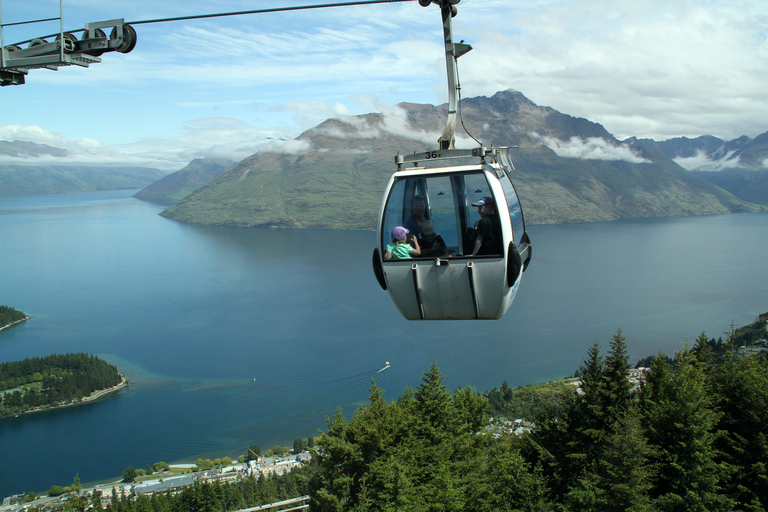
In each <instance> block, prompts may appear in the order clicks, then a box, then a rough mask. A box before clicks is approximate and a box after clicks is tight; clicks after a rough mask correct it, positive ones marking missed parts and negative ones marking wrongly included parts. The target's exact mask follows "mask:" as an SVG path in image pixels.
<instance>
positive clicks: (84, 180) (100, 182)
mask: <svg viewBox="0 0 768 512" xmlns="http://www.w3.org/2000/svg"><path fill="white" fill-rule="evenodd" d="M164 174H165V173H164V172H163V171H161V170H159V169H150V168H145V167H92V166H52V165H51V166H43V165H38V166H27V165H0V196H22V195H35V194H61V193H66V192H95V191H98V190H121V189H132V188H144V187H146V186H147V185H149V184H150V183H152V182H154V181H157V180H158V179H160V178H161V177H162V176H163V175H164Z"/></svg>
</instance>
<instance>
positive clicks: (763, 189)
mask: <svg viewBox="0 0 768 512" xmlns="http://www.w3.org/2000/svg"><path fill="white" fill-rule="evenodd" d="M624 142H626V143H628V144H632V145H635V146H639V147H643V148H647V149H652V150H655V151H659V152H661V153H663V154H664V155H665V156H667V157H668V158H672V159H674V160H675V161H676V162H678V163H679V164H680V165H682V166H683V167H685V168H686V169H688V170H690V171H691V172H693V173H694V174H696V175H697V176H699V177H701V178H703V179H705V180H707V181H709V182H711V183H714V184H715V185H717V186H718V187H720V188H722V189H724V190H727V191H728V192H730V193H731V194H733V195H735V196H736V197H738V198H740V199H743V200H745V201H750V202H753V203H759V204H768V132H766V133H763V134H761V135H758V136H757V137H755V138H754V139H750V138H749V137H746V136H742V137H739V138H738V139H734V140H732V141H729V142H725V141H723V140H721V139H718V138H717V137H712V136H711V135H707V136H702V137H697V138H695V139H688V138H686V137H680V138H675V139H669V140H665V141H661V142H657V141H655V140H651V139H635V138H634V137H633V138H631V139H627V140H625V141H624Z"/></svg>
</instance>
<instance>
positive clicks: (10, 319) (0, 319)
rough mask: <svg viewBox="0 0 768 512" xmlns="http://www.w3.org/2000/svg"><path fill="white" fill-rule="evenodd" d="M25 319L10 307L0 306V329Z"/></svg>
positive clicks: (22, 314) (25, 316) (23, 315)
mask: <svg viewBox="0 0 768 512" xmlns="http://www.w3.org/2000/svg"><path fill="white" fill-rule="evenodd" d="M26 318H27V315H25V314H24V313H23V312H21V311H19V310H18V309H13V308H12V307H10V306H0V329H2V328H3V327H6V326H8V325H10V324H12V323H14V322H18V321H19V320H24V319H26Z"/></svg>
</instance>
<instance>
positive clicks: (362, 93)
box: [0, 0, 768, 171]
mask: <svg viewBox="0 0 768 512" xmlns="http://www.w3.org/2000/svg"><path fill="white" fill-rule="evenodd" d="M1 1H2V3H1V7H2V16H3V22H4V23H10V22H16V21H25V20H29V19H37V18H45V17H52V16H58V12H59V2H58V0H35V1H34V2H29V1H27V0H1ZM316 3H321V2H300V1H296V0H291V1H284V0H270V1H269V2H266V1H262V0H251V1H244V0H216V1H213V0H195V1H177V0H163V1H162V2H158V1H157V0H131V1H129V2H104V1H97V0H64V28H65V30H76V29H82V28H83V24H84V23H85V22H94V21H101V20H108V19H115V18H124V19H125V20H126V21H129V22H130V21H139V20H148V19H157V18H167V17H174V16H188V15H197V14H208V13H216V12H229V11H242V10H252V9H264V8H274V7H282V6H294V5H311V4H316ZM458 10H459V13H458V16H457V17H456V18H454V34H455V38H456V39H457V40H460V39H464V40H465V41H466V42H468V43H470V44H472V46H473V47H474V50H473V51H471V52H470V53H468V54H467V55H465V56H463V57H462V58H461V59H460V60H459V65H460V68H459V71H460V77H461V83H462V95H463V96H464V97H473V96H481V95H485V96H490V95H492V94H494V93H495V92H497V91H499V90H504V89H510V88H511V89H516V90H519V91H521V92H522V93H523V94H525V95H526V96H527V97H528V98H530V99H531V100H532V101H534V102H536V103H538V104H539V105H547V106H551V107H553V108H555V109H557V110H559V111H561V112H563V113H566V114H570V115H573V116H577V117H585V118H587V119H590V120H592V121H596V122H599V123H601V124H603V125H604V126H605V127H606V129H607V130H608V131H609V132H611V133H612V134H614V135H615V136H616V137H618V138H620V139H623V138H626V137H629V136H632V135H634V136H637V137H649V138H654V139H656V140H663V139H667V138H671V137H677V136H688V137H696V136H698V135H703V134H712V135H716V136H718V137H721V138H723V139H726V140H730V139H732V138H736V137H738V136H740V135H748V136H750V137H754V136H756V135H759V134H761V133H764V132H766V131H768V94H766V93H765V91H766V87H768V86H766V84H768V42H767V41H766V38H767V36H768V2H764V1H762V0H759V1H758V0H754V1H748V2H738V1H736V2H733V1H719V0H707V1H703V0H702V1H691V0H679V1H677V2H669V1H659V0H632V1H618V2H616V1H615V0H613V1H607V0H590V1H586V0H575V1H559V0H542V1H536V0H463V1H462V2H461V3H460V4H458ZM135 28H136V31H137V33H138V43H137V45H136V48H135V49H134V50H133V51H132V52H131V53H129V54H119V53H116V52H111V53H106V54H104V55H103V56H102V62H101V63H99V64H93V65H92V66H91V67H89V68H81V67H77V66H72V67H68V68H61V69H60V70H58V71H50V70H32V71H30V72H29V74H28V75H27V79H26V81H27V83H26V84H25V85H21V86H9V87H3V88H2V89H0V105H2V116H1V117H0V140H28V141H32V142H37V143H44V144H50V145H53V146H56V147H62V148H65V149H67V150H68V155H69V156H68V157H67V158H49V159H45V158H42V159H41V158H37V159H25V158H10V157H4V158H1V159H0V162H2V163H25V164H35V163H46V164H48V163H62V164H63V163H89V164H123V165H147V166H153V167H158V168H162V169H165V170H168V171H175V170H178V169H181V168H182V167H184V165H186V163H188V162H189V161H190V160H192V159H193V158H197V157H204V156H229V157H231V158H235V159H240V158H244V157H246V156H249V155H250V154H253V153H254V152H256V151H258V150H259V149H261V148H264V147H272V146H273V145H275V144H280V143H281V142H280V140H279V139H289V140H290V139H292V138H294V137H296V136H297V135H299V134H300V133H301V132H302V131H304V130H306V129H308V128H311V127H313V126H315V125H317V124H318V123H320V122H322V121H323V120H325V119H327V118H329V117H334V116H350V115H357V114H364V113H368V112H384V113H386V112H388V111H389V110H391V109H392V107H394V106H395V105H396V104H397V103H400V102H403V101H407V102H414V103H431V104H440V103H444V102H445V101H447V87H446V78H445V60H444V54H443V47H442V26H441V22H440V13H439V9H438V8H437V6H435V5H432V6H430V7H428V8H423V7H421V6H419V4H418V3H417V2H415V1H411V2H399V3H391V4H381V5H362V6H354V7H336V8H327V9H313V10H305V11H291V12H285V13H269V14H256V15H246V16H236V17H226V18H212V19H205V20H191V21H178V22H168V23H157V24H143V25H136V26H135ZM57 31H58V22H46V23H44V24H39V25H23V26H16V27H6V29H5V43H6V44H11V43H14V42H16V41H21V40H25V39H29V38H31V37H35V36H40V35H46V34H51V33H54V32H57ZM414 128H417V127H414Z"/></svg>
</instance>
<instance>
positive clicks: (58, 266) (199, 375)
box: [0, 191, 768, 497]
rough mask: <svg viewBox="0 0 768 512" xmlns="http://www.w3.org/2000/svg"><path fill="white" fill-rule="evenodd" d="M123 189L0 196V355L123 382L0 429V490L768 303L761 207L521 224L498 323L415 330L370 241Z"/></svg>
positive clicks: (221, 443) (651, 345)
mask: <svg viewBox="0 0 768 512" xmlns="http://www.w3.org/2000/svg"><path fill="white" fill-rule="evenodd" d="M134 192H135V191H120V192H103V193H93V194H70V195H52V196H30V197H0V304H7V305H9V306H12V307H15V308H17V309H21V310H23V311H24V312H25V313H27V314H28V315H31V316H32V319H31V320H29V321H27V322H24V323H22V324H19V325H17V326H14V327H12V328H9V329H6V330H3V331H0V361H13V360H18V359H23V358H25V357H34V356H44V355H48V354H51V353H66V352H88V353H92V354H96V355H98V356H100V357H102V358H104V359H106V360H107V361H109V362H111V363H113V364H115V365H117V367H118V368H119V369H120V370H121V371H123V372H124V373H125V374H126V375H127V377H128V378H129V379H130V380H131V382H132V384H131V386H130V387H129V388H127V389H126V390H123V391H121V392H119V393H116V394H114V395H112V396H110V397H109V398H107V399H105V400H102V401H99V402H96V403H90V404H87V405H83V406H78V407H70V408H65V409H59V410H55V411H50V412H46V413H38V414H31V415H24V416H21V417H19V418H8V419H3V420H0V461H2V464H0V497H2V496H7V495H10V494H12V493H18V492H28V491H30V490H34V491H35V492H44V491H46V490H47V489H49V488H50V487H51V486H52V485H54V484H58V485H62V486H63V485H69V484H70V483H71V482H72V480H73V478H74V476H75V473H78V474H79V476H80V479H81V480H82V481H83V482H93V481H98V480H102V479H105V478H109V477H115V476H119V475H122V472H123V470H124V469H125V468H126V467H127V466H129V465H130V466H133V467H135V468H144V467H145V466H146V465H147V464H152V463H154V462H158V461H165V462H168V463H173V462H185V461H192V462H194V461H195V460H197V458H199V457H202V458H211V459H213V458H217V457H223V456H227V455H228V456H230V457H232V458H233V459H234V458H236V457H237V456H238V455H239V454H243V453H245V451H246V448H247V446H248V445H250V444H254V443H256V444H258V445H259V446H260V447H261V448H262V451H266V450H267V449H269V448H271V447H273V446H275V445H277V444H279V445H283V446H292V444H293V440H294V439H295V438H297V437H307V436H309V435H317V430H318V429H319V428H324V427H325V417H326V416H328V417H330V416H332V415H333V414H334V412H335V410H336V407H337V406H341V407H343V409H344V411H345V413H346V414H347V415H348V416H349V415H351V414H352V413H353V411H354V410H355V408H356V407H357V405H358V404H361V403H365V402H366V399H367V396H368V389H369V387H370V383H371V377H373V376H374V375H375V377H376V382H377V384H378V385H379V386H381V387H383V388H384V389H385V390H386V397H387V398H388V399H395V398H397V396H398V395H399V394H400V393H401V392H402V390H403V388H404V387H405V386H411V387H416V386H418V385H419V384H420V379H421V375H422V374H423V372H425V371H426V370H427V369H428V367H429V365H430V363H431V362H432V361H433V360H434V361H437V364H438V366H439V367H440V369H441V370H442V371H443V373H445V375H446V379H445V381H444V382H445V384H446V385H447V386H448V387H449V388H451V389H455V388H457V387H459V386H464V385H467V384H469V385H472V386H474V387H475V388H477V389H478V390H480V391H485V390H488V389H491V388H493V387H494V386H500V385H501V383H502V382H503V381H504V380H507V381H508V382H509V384H510V385H512V386H516V385H525V384H530V383H536V382H541V381H547V380H551V379H555V378H559V377H562V376H565V375H568V374H571V373H573V372H574V371H575V370H576V369H577V368H578V367H579V365H580V364H581V362H582V361H583V359H584V358H585V357H586V352H587V349H588V347H589V346H590V345H591V344H592V342H593V341H599V342H600V343H601V344H602V345H603V347H605V348H606V349H607V346H608V343H609V342H610V339H611V336H612V335H614V334H615V333H616V331H617V329H619V328H621V329H622V331H623V333H624V335H625V337H626V338H627V342H628V346H629V350H630V362H632V363H634V361H636V360H637V359H639V358H641V357H645V356H647V355H651V354H655V353H657V352H658V351H659V350H663V351H664V352H666V353H668V354H672V353H673V352H674V351H676V350H679V349H681V348H682V346H683V344H684V343H685V342H686V340H691V341H693V340H695V338H696V337H697V336H698V335H699V334H700V333H701V331H702V330H705V331H706V332H707V334H708V335H709V336H710V337H719V336H721V335H722V333H723V332H724V331H727V330H728V329H729V326H730V324H731V322H734V323H735V324H736V325H742V324H746V323H749V322H752V321H753V320H754V319H755V317H756V316H757V315H758V314H759V313H762V312H765V311H768V293H767V292H766V287H765V285H766V283H768V264H767V263H766V261H767V260H766V255H768V236H766V235H768V214H737V215H723V216H707V217H685V218H684V217H680V218H664V219H632V220H624V221H618V222H609V223H595V224H572V225H558V226H531V227H530V229H529V232H530V234H531V238H532V241H533V260H532V262H531V265H530V267H529V269H528V270H527V271H526V272H525V274H524V276H523V281H522V283H521V286H520V291H519V292H518V294H517V298H516V299H515V302H514V304H513V305H512V307H511V309H510V310H509V312H508V313H507V315H506V316H505V317H504V318H503V319H501V320H497V321H486V322H409V321H407V320H404V319H403V318H402V317H401V316H400V314H399V313H398V312H397V310H396V309H395V307H394V305H393V304H392V303H391V302H390V300H389V295H388V294H387V293H386V292H384V291H382V290H381V288H380V287H379V285H378V284H377V282H376V279H375V278H374V276H373V272H372V270H371V264H370V261H371V252H372V251H373V247H374V243H375V234H374V233H373V232H360V231H351V232H350V231H324V230H309V231H304V230H296V231H294V230H256V229H243V228H227V227H212V226H195V225H187V224H181V223H178V222H176V221H173V220H169V219H165V218H163V217H160V216H158V215H157V214H158V213H159V212H160V211H161V210H162V208H161V207H159V206H157V205H153V204H150V203H145V202H142V201H139V200H136V199H133V198H131V197H130V196H131V195H132V194H133V193H134ZM386 361H389V362H390V363H391V364H392V367H391V368H390V369H388V370H387V371H384V372H381V373H376V372H378V370H380V369H381V368H382V367H383V366H384V364H385V362H386Z"/></svg>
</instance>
